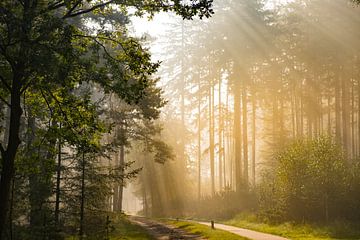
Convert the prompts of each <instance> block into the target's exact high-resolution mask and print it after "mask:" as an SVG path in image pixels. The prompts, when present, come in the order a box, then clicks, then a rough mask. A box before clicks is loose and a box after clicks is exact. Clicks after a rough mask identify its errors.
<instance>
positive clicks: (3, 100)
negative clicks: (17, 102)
mask: <svg viewBox="0 0 360 240" xmlns="http://www.w3.org/2000/svg"><path fill="white" fill-rule="evenodd" d="M0 100H1V101H2V102H4V103H5V104H6V105H7V106H8V107H11V104H10V103H9V102H8V101H6V100H5V99H4V98H3V97H2V96H1V95H0Z"/></svg>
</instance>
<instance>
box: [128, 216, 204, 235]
mask: <svg viewBox="0 0 360 240" xmlns="http://www.w3.org/2000/svg"><path fill="white" fill-rule="evenodd" d="M129 220H130V221H131V222H133V223H135V224H137V225H139V226H141V227H142V228H143V229H145V230H146V231H147V232H148V233H149V234H150V235H151V236H152V237H154V239H158V240H176V239H179V240H180V239H185V240H203V239H205V238H203V237H202V236H201V235H200V234H195V233H190V232H188V231H186V230H184V229H182V228H179V227H176V226H173V225H169V224H165V223H161V222H158V221H155V220H150V219H148V218H144V217H138V216H130V217H129Z"/></svg>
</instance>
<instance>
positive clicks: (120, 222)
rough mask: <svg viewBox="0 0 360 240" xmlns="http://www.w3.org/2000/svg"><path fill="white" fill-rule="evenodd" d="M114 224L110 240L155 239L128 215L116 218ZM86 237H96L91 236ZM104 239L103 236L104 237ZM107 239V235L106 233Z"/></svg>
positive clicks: (68, 239)
mask: <svg viewBox="0 0 360 240" xmlns="http://www.w3.org/2000/svg"><path fill="white" fill-rule="evenodd" d="M111 224H112V225H113V226H114V231H111V233H110V240H154V238H153V237H151V236H150V235H149V234H148V233H147V232H146V230H145V229H143V228H142V227H140V226H138V225H136V224H133V223H131V222H130V221H129V220H128V219H127V218H126V217H118V218H117V219H116V220H113V222H112V223H111ZM78 239H79V238H78V237H77V236H76V237H69V238H67V240H78ZM85 239H89V240H90V239H91V240H92V239H94V238H91V236H88V238H85ZM95 239H96V240H99V238H98V237H95ZM102 239H103V238H102ZM104 239H105V235H104Z"/></svg>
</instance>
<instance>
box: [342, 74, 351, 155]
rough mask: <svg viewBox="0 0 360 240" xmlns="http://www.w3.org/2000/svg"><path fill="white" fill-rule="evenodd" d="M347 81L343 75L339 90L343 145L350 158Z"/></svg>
mask: <svg viewBox="0 0 360 240" xmlns="http://www.w3.org/2000/svg"><path fill="white" fill-rule="evenodd" d="M343 71H344V70H343ZM347 82H348V80H347V79H346V77H345V76H344V75H342V78H341V88H342V120H343V121H342V123H343V126H342V128H343V144H344V149H345V152H346V154H347V156H348V157H349V156H350V153H351V146H350V141H349V139H350V110H349V105H350V101H349V89H348V83H347Z"/></svg>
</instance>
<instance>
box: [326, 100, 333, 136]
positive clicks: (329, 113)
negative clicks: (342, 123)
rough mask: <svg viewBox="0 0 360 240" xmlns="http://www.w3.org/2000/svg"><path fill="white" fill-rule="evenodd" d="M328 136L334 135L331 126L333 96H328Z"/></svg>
mask: <svg viewBox="0 0 360 240" xmlns="http://www.w3.org/2000/svg"><path fill="white" fill-rule="evenodd" d="M327 102H328V104H327V105H328V114H327V115H328V135H329V136H331V135H332V126H331V95H330V94H329V96H328V101H327Z"/></svg>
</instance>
